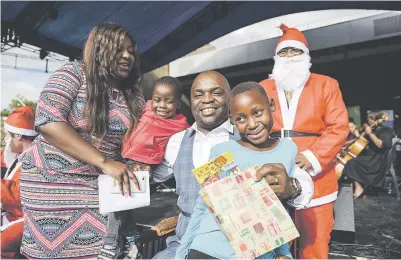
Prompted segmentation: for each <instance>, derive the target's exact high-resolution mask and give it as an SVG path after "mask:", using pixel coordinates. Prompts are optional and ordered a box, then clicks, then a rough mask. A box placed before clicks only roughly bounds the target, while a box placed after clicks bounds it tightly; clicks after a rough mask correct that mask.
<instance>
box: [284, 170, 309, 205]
mask: <svg viewBox="0 0 401 260" xmlns="http://www.w3.org/2000/svg"><path fill="white" fill-rule="evenodd" d="M292 177H293V178H296V179H297V180H298V181H299V184H300V185H301V187H302V192H301V194H300V195H299V196H298V197H296V198H295V199H292V200H288V201H287V204H288V205H290V206H292V207H294V208H295V209H305V208H307V206H308V205H309V203H310V201H311V200H312V197H313V192H314V191H315V188H314V186H313V180H312V177H311V176H310V175H309V174H308V173H307V172H306V171H305V170H302V169H301V168H299V167H298V166H295V171H294V176H292Z"/></svg>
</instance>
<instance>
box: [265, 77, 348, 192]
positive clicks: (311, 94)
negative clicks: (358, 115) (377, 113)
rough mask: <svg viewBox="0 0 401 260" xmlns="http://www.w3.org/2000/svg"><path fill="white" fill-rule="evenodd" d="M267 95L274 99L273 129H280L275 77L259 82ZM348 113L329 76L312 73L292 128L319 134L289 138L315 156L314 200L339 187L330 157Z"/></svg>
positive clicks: (341, 137)
mask: <svg viewBox="0 0 401 260" xmlns="http://www.w3.org/2000/svg"><path fill="white" fill-rule="evenodd" d="M260 84H261V86H262V87H263V88H264V89H265V90H266V92H267V94H268V96H269V97H270V98H272V99H273V100H274V101H275V104H276V111H275V112H273V120H274V124H273V128H272V132H276V131H280V130H281V128H283V118H282V114H281V109H280V101H279V98H278V93H277V88H276V85H275V82H274V80H272V79H267V80H264V81H262V82H260ZM348 128H349V127H348V112H347V108H346V107H345V105H344V101H343V99H342V95H341V91H340V88H339V85H338V82H337V81H336V80H334V79H332V78H330V77H327V76H324V75H319V74H314V73H312V74H311V76H310V78H309V80H308V82H307V83H306V85H305V87H304V89H303V90H302V94H301V96H300V98H299V101H298V108H297V111H296V115H295V121H294V125H293V127H292V130H294V131H299V132H307V133H320V134H321V136H319V137H316V136H310V137H299V138H292V140H293V141H294V142H295V143H296V145H297V146H298V151H299V152H303V151H305V150H310V151H311V152H312V153H313V154H314V155H315V156H316V157H317V159H318V161H319V163H320V166H321V168H322V172H321V173H319V174H318V175H316V176H314V177H312V179H313V183H314V194H313V199H316V198H320V197H323V196H326V195H329V194H331V193H333V192H336V191H337V190H338V184H337V178H336V174H335V170H334V164H333V159H334V158H335V156H336V155H337V153H338V152H339V151H340V149H341V147H342V146H343V145H344V143H345V140H346V138H347V136H348V131H349V130H348Z"/></svg>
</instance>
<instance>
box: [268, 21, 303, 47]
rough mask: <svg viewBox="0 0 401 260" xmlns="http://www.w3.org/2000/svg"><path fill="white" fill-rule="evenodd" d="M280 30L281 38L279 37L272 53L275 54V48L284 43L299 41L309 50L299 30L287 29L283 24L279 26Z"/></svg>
mask: <svg viewBox="0 0 401 260" xmlns="http://www.w3.org/2000/svg"><path fill="white" fill-rule="evenodd" d="M280 29H281V31H283V36H281V37H280V39H279V40H278V42H277V44H276V48H275V50H274V53H277V51H279V50H277V46H278V45H279V44H280V43H281V42H284V41H299V42H302V43H303V44H305V46H306V48H308V49H309V46H308V41H307V40H306V37H305V35H304V34H303V33H302V32H301V31H300V30H298V29H296V28H289V27H288V26H286V25H285V24H281V25H280Z"/></svg>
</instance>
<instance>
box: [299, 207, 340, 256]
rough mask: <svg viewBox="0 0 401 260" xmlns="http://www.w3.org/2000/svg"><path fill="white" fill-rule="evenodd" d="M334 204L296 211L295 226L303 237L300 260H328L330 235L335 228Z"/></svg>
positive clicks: (300, 244)
mask: <svg viewBox="0 0 401 260" xmlns="http://www.w3.org/2000/svg"><path fill="white" fill-rule="evenodd" d="M333 209H334V202H331V203H328V204H325V205H320V206H318V207H313V208H308V209H303V210H297V211H295V214H296V216H295V225H296V226H297V228H298V231H299V233H300V235H301V237H300V239H299V247H300V248H299V253H300V255H299V259H328V257H329V242H330V233H331V231H332V229H333V226H334V217H333Z"/></svg>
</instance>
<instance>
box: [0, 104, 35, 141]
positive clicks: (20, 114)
mask: <svg viewBox="0 0 401 260" xmlns="http://www.w3.org/2000/svg"><path fill="white" fill-rule="evenodd" d="M34 124H35V114H34V113H33V109H32V108H31V107H29V106H24V107H19V108H16V109H14V110H13V111H11V113H10V115H9V116H8V118H7V120H6V121H5V122H4V129H5V130H7V131H8V132H10V133H13V134H20V135H26V136H37V135H38V133H37V132H36V131H35V130H34Z"/></svg>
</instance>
